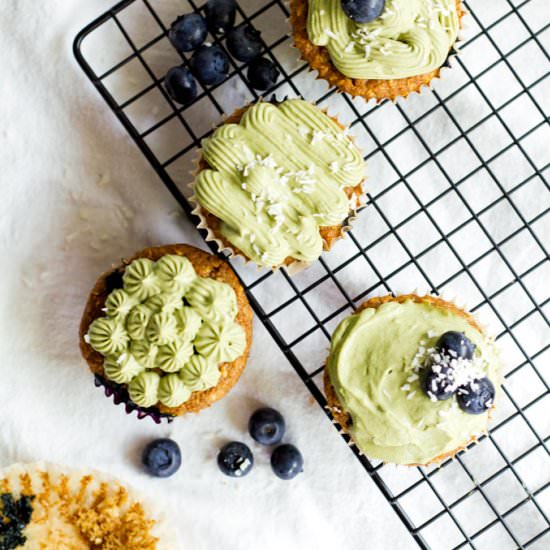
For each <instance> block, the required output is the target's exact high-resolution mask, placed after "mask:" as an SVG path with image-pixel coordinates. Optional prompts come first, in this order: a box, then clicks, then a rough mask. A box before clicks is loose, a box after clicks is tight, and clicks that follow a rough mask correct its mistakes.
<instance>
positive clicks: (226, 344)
mask: <svg viewBox="0 0 550 550" xmlns="http://www.w3.org/2000/svg"><path fill="white" fill-rule="evenodd" d="M245 345H246V334H245V332H244V329H243V327H241V325H238V324H236V323H225V322H223V323H220V324H211V323H209V322H206V323H204V324H203V325H202V326H201V328H200V330H199V332H198V333H197V339H196V340H195V348H196V350H197V351H198V352H199V353H200V354H201V355H204V357H207V358H209V359H211V360H212V361H214V362H216V363H223V362H229V361H234V360H235V359H237V357H239V355H241V353H242V351H239V350H242V349H243V348H244V346H245Z"/></svg>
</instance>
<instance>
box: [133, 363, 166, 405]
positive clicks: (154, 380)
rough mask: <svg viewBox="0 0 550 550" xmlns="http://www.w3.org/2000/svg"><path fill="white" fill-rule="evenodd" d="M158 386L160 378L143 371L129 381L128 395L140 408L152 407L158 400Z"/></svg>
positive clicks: (153, 373)
mask: <svg viewBox="0 0 550 550" xmlns="http://www.w3.org/2000/svg"><path fill="white" fill-rule="evenodd" d="M159 385H160V376H159V375H158V374H157V373H156V372H152V371H145V372H142V373H140V374H138V375H137V376H136V377H135V378H133V379H132V380H131V381H130V383H129V384H128V394H129V395H130V399H131V400H132V401H133V402H134V403H137V404H138V405H140V406H141V407H152V406H153V405H156V404H157V402H158V400H159Z"/></svg>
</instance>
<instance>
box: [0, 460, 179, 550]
mask: <svg viewBox="0 0 550 550" xmlns="http://www.w3.org/2000/svg"><path fill="white" fill-rule="evenodd" d="M0 493H1V495H0V548H2V549H5V550H10V549H16V548H29V549H38V548H67V549H68V548H71V549H73V550H89V549H91V548H98V549H99V548H104V549H113V550H114V549H117V548H119V549H122V548H124V550H173V549H174V548H179V545H178V544H177V542H176V538H175V535H174V534H173V533H172V532H171V531H170V529H169V528H168V527H167V526H166V525H165V523H164V521H163V520H162V518H161V517H160V515H159V514H158V512H156V511H155V510H154V509H153V508H152V507H151V506H150V504H149V503H146V502H144V501H143V500H142V499H141V498H140V497H139V496H137V495H136V494H135V493H134V492H133V491H132V490H129V489H128V488H126V487H125V486H124V485H122V484H121V483H119V482H118V481H116V480H115V479H112V478H111V477H108V476H105V475H103V474H99V473H97V472H79V471H75V470H70V469H67V468H61V467H57V466H53V465H49V464H16V465H13V466H11V467H9V468H7V469H5V470H0Z"/></svg>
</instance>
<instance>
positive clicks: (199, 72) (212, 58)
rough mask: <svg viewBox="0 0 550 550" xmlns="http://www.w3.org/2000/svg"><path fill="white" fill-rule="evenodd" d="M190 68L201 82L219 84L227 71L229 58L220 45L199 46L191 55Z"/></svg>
mask: <svg viewBox="0 0 550 550" xmlns="http://www.w3.org/2000/svg"><path fill="white" fill-rule="evenodd" d="M191 70H192V71H193V74H194V75H195V76H196V77H197V78H198V79H199V81H200V82H201V83H202V84H207V85H213V84H219V83H220V82H222V81H223V80H224V79H225V78H226V77H227V73H228V72H229V58H228V57H227V54H226V53H225V51H224V50H223V49H222V48H221V47H220V46H217V45H214V46H207V45H204V46H200V47H199V48H198V49H197V50H196V51H195V53H194V54H193V57H191Z"/></svg>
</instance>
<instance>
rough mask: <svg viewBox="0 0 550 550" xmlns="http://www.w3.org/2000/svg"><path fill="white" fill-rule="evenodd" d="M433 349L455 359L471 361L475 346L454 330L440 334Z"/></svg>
mask: <svg viewBox="0 0 550 550" xmlns="http://www.w3.org/2000/svg"><path fill="white" fill-rule="evenodd" d="M435 347H436V349H437V351H439V352H441V353H443V354H445V355H447V356H449V357H452V358H455V359H456V358H458V357H461V358H462V359H471V358H472V357H473V356H474V350H475V349H476V346H475V344H474V343H472V342H470V340H468V338H467V337H466V335H465V334H464V333H463V332H457V331H456V330H450V331H449V332H445V333H444V334H442V335H441V337H440V338H439V340H438V341H437V344H436V345H435Z"/></svg>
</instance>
